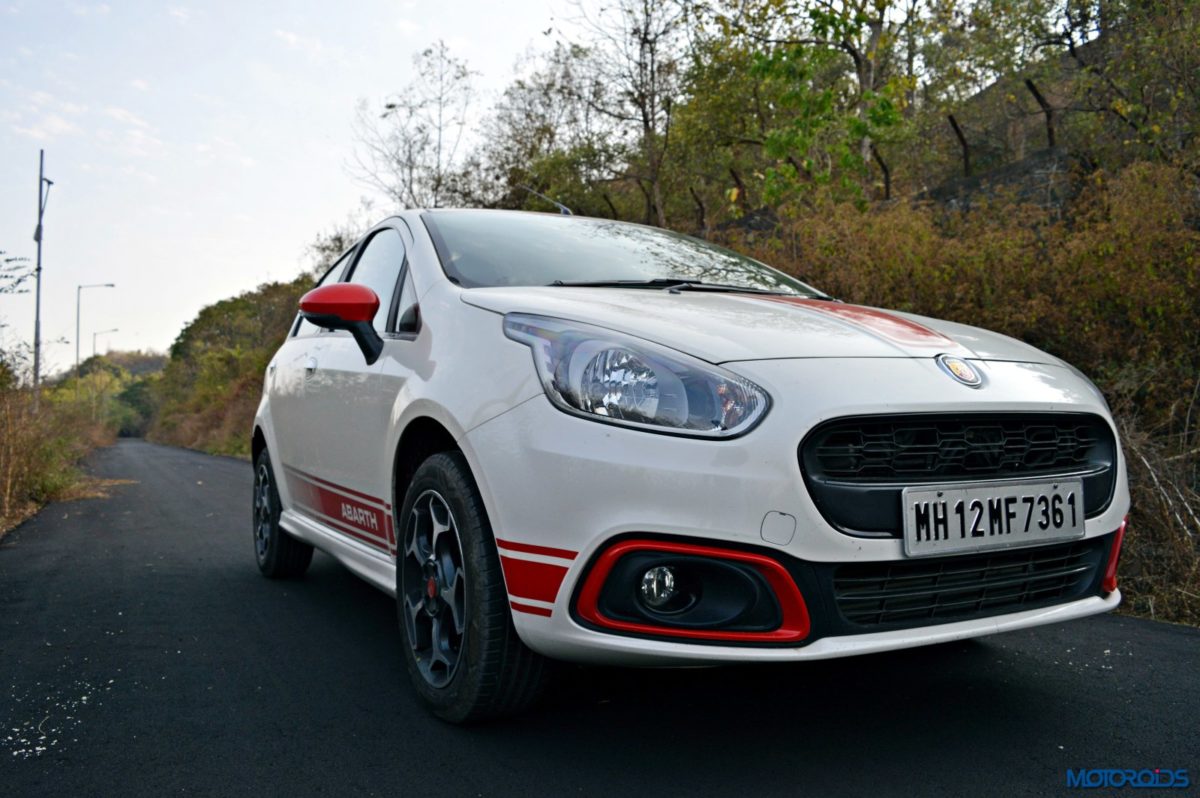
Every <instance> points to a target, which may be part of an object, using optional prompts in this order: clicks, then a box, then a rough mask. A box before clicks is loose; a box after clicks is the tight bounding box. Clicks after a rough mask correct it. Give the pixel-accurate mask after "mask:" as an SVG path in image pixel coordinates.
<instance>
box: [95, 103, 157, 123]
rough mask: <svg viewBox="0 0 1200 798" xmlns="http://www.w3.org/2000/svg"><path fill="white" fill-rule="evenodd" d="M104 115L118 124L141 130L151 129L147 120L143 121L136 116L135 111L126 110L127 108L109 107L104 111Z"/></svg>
mask: <svg viewBox="0 0 1200 798" xmlns="http://www.w3.org/2000/svg"><path fill="white" fill-rule="evenodd" d="M104 113H105V115H107V116H108V117H109V118H111V119H115V120H117V121H118V122H120V123H122V124H125V125H133V126H134V127H141V128H148V127H150V123H149V122H147V121H146V120H145V119H142V118H141V117H140V116H138V115H137V114H135V113H134V112H133V111H129V110H126V109H125V108H117V107H116V106H109V107H108V108H105V109H104Z"/></svg>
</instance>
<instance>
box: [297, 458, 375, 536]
mask: <svg viewBox="0 0 1200 798" xmlns="http://www.w3.org/2000/svg"><path fill="white" fill-rule="evenodd" d="M284 473H285V474H286V476H287V481H288V489H289V491H290V492H291V494H292V496H293V498H294V499H295V502H296V505H297V508H298V509H299V510H301V511H302V512H304V513H305V514H307V515H310V516H312V517H314V518H315V519H316V520H318V521H320V522H321V523H322V524H325V525H326V526H329V527H332V528H333V529H336V530H337V531H338V532H341V533H342V534H344V535H347V536H349V537H352V538H354V539H355V540H358V541H361V542H363V543H366V544H367V545H369V546H371V547H373V548H376V549H379V550H381V551H384V552H386V553H387V554H389V555H394V554H395V553H396V534H395V530H394V529H393V528H392V508H391V505H390V504H388V503H387V502H385V501H382V500H381V499H376V498H374V497H372V496H368V495H367V494H365V493H360V492H358V491H356V490H352V489H350V488H346V487H343V486H341V485H338V484H336V483H333V482H329V481H328V480H324V479H321V478H319V477H314V476H313V475H311V474H306V473H305V472H303V471H300V470H298V469H296V468H292V467H291V466H284Z"/></svg>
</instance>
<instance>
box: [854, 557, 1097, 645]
mask: <svg viewBox="0 0 1200 798" xmlns="http://www.w3.org/2000/svg"><path fill="white" fill-rule="evenodd" d="M1104 546H1105V539H1104V538H1092V539H1091V540H1081V541H1075V542H1072V543H1063V544H1056V545H1052V546H1038V547H1036V548H1029V549H1016V550H1009V551H998V552H991V553H988V554H977V555H958V556H951V557H937V558H932V559H929V560H905V561H900V562H882V563H856V564H852V565H842V566H839V567H838V568H837V570H836V571H835V573H834V579H833V592H834V600H835V602H836V604H837V608H838V611H839V612H840V613H841V615H842V617H843V618H844V619H845V620H846V621H849V622H850V623H853V624H857V625H859V626H892V627H895V626H918V625H921V624H924V623H929V622H931V621H934V622H936V621H952V620H961V619H962V618H965V617H982V616H987V615H997V614H1001V613H1005V612H1017V611H1019V610H1021V609H1026V608H1032V607H1037V606H1041V605H1044V604H1052V603H1056V602H1060V601H1068V600H1072V599H1074V598H1079V597H1081V596H1083V595H1084V594H1085V593H1087V592H1088V591H1089V588H1091V586H1092V585H1093V583H1094V580H1095V578H1096V573H1097V569H1098V568H1099V567H1100V562H1101V560H1102V558H1103V553H1104Z"/></svg>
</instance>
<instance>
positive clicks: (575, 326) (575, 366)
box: [504, 313, 770, 438]
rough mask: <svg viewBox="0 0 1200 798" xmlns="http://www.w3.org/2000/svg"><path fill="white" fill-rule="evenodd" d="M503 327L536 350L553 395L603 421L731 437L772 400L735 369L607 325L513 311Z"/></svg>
mask: <svg viewBox="0 0 1200 798" xmlns="http://www.w3.org/2000/svg"><path fill="white" fill-rule="evenodd" d="M504 334H505V335H507V336H508V337H509V338H511V339H513V340H514V341H519V342H521V343H523V344H525V345H527V346H528V347H529V348H530V349H532V350H533V362H534V364H535V365H536V367H537V373H538V377H539V378H540V379H541V381H542V387H543V388H545V390H546V396H548V397H549V398H550V401H551V402H553V403H554V404H555V405H557V406H558V407H559V408H560V409H562V410H565V411H567V412H569V413H574V414H576V415H582V416H586V417H588V418H593V419H595V420H597V421H607V422H610V423H613V424H622V425H625V426H631V427H641V428H648V429H653V430H655V431H659V432H674V433H676V434H679V435H691V436H696V437H705V438H728V437H732V436H734V435H740V434H742V433H744V432H746V431H747V430H749V429H751V428H752V427H754V425H755V424H757V423H758V422H759V421H760V420H762V417H763V415H764V414H765V413H766V412H767V407H768V406H769V405H770V399H769V398H768V397H767V394H766V392H765V391H763V390H762V389H761V388H759V387H758V386H757V385H755V384H754V383H752V382H750V381H749V380H746V379H743V378H741V377H739V376H737V375H736V374H731V373H729V372H728V371H725V370H724V369H722V368H719V367H717V366H713V365H711V364H709V363H705V362H704V361H701V360H697V359H695V358H692V357H689V356H687V355H684V354H682V353H681V352H676V351H674V350H671V349H668V348H666V347H663V346H658V345H657V344H652V343H650V342H649V341H643V340H640V339H637V338H634V337H632V336H627V335H622V334H621V333H616V332H612V331H610V330H605V329H603V328H600V327H592V326H591V325H587V324H579V323H576V322H567V321H560V320H558V319H551V318H546V317H544V316H530V315H526V314H521V313H510V314H508V315H507V316H505V317H504Z"/></svg>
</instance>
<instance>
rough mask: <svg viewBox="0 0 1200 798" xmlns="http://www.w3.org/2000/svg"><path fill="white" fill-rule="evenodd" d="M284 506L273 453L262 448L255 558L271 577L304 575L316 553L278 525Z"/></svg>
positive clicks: (256, 478) (256, 468) (257, 466)
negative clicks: (272, 457)
mask: <svg viewBox="0 0 1200 798" xmlns="http://www.w3.org/2000/svg"><path fill="white" fill-rule="evenodd" d="M282 509H283V505H282V503H281V502H280V501H279V489H278V488H276V487H275V472H274V471H273V470H272V469H271V456H270V455H269V454H267V450H266V449H263V450H262V451H261V452H260V453H259V455H258V459H257V460H255V461H254V516H253V520H254V558H255V560H256V561H257V562H258V570H260V571H262V573H263V575H264V576H267V577H270V578H271V579H290V578H294V577H297V576H303V575H304V572H305V571H307V570H308V564H309V563H310V562H312V556H313V548H312V546H310V545H308V544H307V543H305V542H303V541H300V540H296V539H295V538H294V537H292V536H291V535H289V534H288V533H287V532H284V531H283V529H282V528H281V527H280V526H279V514H280V512H281V511H282Z"/></svg>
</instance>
